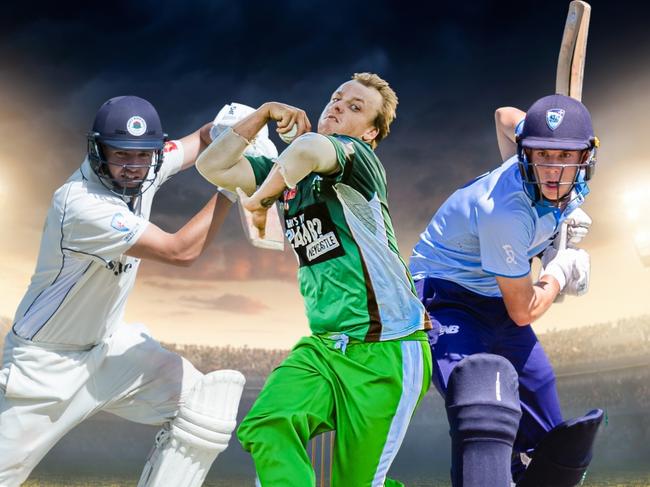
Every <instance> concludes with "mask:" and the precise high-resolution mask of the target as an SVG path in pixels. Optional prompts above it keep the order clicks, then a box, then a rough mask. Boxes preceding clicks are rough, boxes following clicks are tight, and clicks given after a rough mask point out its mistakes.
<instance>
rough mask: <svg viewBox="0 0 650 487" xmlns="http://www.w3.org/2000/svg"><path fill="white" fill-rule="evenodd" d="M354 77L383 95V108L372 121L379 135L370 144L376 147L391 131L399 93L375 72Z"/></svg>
mask: <svg viewBox="0 0 650 487" xmlns="http://www.w3.org/2000/svg"><path fill="white" fill-rule="evenodd" d="M352 79H353V80H354V81H357V82H359V83H361V84H362V85H364V86H367V87H368V88H374V89H375V90H377V91H378V92H379V94H380V95H381V99H382V103H381V108H380V109H379V112H378V113H377V116H376V117H375V119H374V120H373V122H372V123H373V125H374V126H375V128H376V129H377V131H378V132H377V136H376V137H375V138H374V139H373V140H372V142H371V144H370V145H371V146H372V147H373V149H374V148H375V147H377V144H379V142H381V141H382V140H383V139H385V138H386V137H388V134H389V133H390V124H391V123H393V120H395V117H396V113H395V112H396V110H397V103H398V101H397V95H396V94H395V92H394V91H393V89H392V88H391V87H390V85H389V84H388V82H387V81H385V80H383V79H382V78H380V77H379V76H378V75H376V74H374V73H354V74H353V75H352Z"/></svg>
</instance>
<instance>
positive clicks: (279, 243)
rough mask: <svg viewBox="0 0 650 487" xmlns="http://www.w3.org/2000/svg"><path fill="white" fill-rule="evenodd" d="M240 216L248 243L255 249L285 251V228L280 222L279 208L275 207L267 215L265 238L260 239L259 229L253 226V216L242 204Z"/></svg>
mask: <svg viewBox="0 0 650 487" xmlns="http://www.w3.org/2000/svg"><path fill="white" fill-rule="evenodd" d="M237 206H239V216H240V218H241V225H242V228H243V229H244V233H245V234H246V238H247V239H248V241H249V242H250V243H251V244H252V245H253V246H255V247H258V248H260V249H268V250H284V228H283V227H282V223H281V222H280V215H279V213H278V208H277V206H276V205H273V206H272V207H270V208H269V210H268V212H267V213H266V229H265V232H264V233H265V234H264V238H260V235H259V232H258V230H257V228H256V227H255V226H254V225H253V215H252V214H251V212H250V211H248V210H247V209H245V208H244V207H243V206H242V205H241V204H239V205H237Z"/></svg>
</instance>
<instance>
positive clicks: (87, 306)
mask: <svg viewBox="0 0 650 487" xmlns="http://www.w3.org/2000/svg"><path fill="white" fill-rule="evenodd" d="M211 126H212V124H206V125H204V126H203V127H202V128H201V129H199V130H197V131H196V132H194V133H192V134H190V135H188V136H186V137H184V138H182V139H180V140H176V141H167V140H166V135H165V134H164V133H163V131H162V127H161V124H160V119H159V117H158V114H157V113H156V110H155V109H154V107H153V106H152V105H151V104H150V103H149V102H147V101H146V100H143V99H142V98H138V97H135V96H124V97H117V98H112V99H110V100H108V101H107V102H106V103H105V104H104V105H102V107H101V108H100V109H99V111H98V112H97V115H96V117H95V122H94V125H93V130H92V131H91V132H90V133H89V135H88V155H87V158H86V160H85V161H84V162H83V164H82V165H81V167H80V168H79V169H78V170H77V171H76V172H75V173H74V174H73V175H72V176H71V177H70V178H69V179H68V181H67V182H66V183H65V184H64V185H63V186H61V188H59V189H58V190H57V191H56V193H55V194H54V198H53V200H52V206H51V208H50V210H49V212H48V215H47V220H46V224H45V228H44V232H43V237H42V241H41V247H40V253H39V257H38V262H37V265H36V270H35V272H34V275H33V277H32V280H31V283H30V285H29V288H28V290H27V293H26V294H25V296H24V298H23V300H22V301H21V303H20V305H19V307H18V310H17V312H16V316H15V319H14V324H13V327H12V330H11V331H10V332H9V333H8V335H7V338H6V340H5V348H4V356H3V362H2V369H1V370H0V486H2V487H13V486H18V485H20V484H21V483H22V482H23V481H25V479H27V477H28V476H29V474H30V472H31V471H32V469H33V468H34V467H35V466H36V465H37V464H38V462H39V461H40V460H41V459H42V458H43V456H44V455H45V454H46V453H47V452H48V451H49V450H50V448H51V447H52V446H53V445H54V444H55V443H56V442H57V441H58V440H59V439H60V438H61V437H62V436H63V435H65V434H66V433H67V432H68V431H70V430H71V429H72V428H73V427H74V426H76V425H77V424H79V423H80V422H81V421H83V420H84V419H86V418H88V417H90V416H92V415H93V414H95V413H96V412H98V411H100V410H102V411H108V412H110V413H113V414H115V415H118V416H121V417H123V418H126V419H128V420H131V421H135V422H138V423H144V424H154V425H163V428H162V430H161V432H160V433H159V434H158V435H157V436H156V441H155V445H154V448H153V449H152V452H151V455H150V457H149V459H148V460H147V462H146V465H145V468H144V471H143V473H142V477H141V479H140V482H139V484H138V486H141V487H145V486H146V487H154V486H155V487H159V486H162V485H165V486H171V485H173V486H175V487H178V486H185V487H196V486H200V485H201V484H202V483H203V480H204V478H205V475H206V474H207V472H208V470H209V468H210V466H211V464H212V462H213V461H214V459H215V458H216V457H217V455H218V454H219V453H220V452H221V451H223V450H224V449H225V448H226V446H227V444H228V440H229V439H230V435H231V432H232V430H233V429H234V427H235V421H236V414H237V408H238V405H239V400H240V397H241V393H242V390H243V385H244V377H243V376H242V374H241V373H239V372H237V371H234V370H224V371H217V372H212V373H209V374H207V375H203V374H202V373H201V372H199V371H198V370H196V369H195V368H194V366H193V365H192V364H191V363H190V362H188V361H187V360H185V359H184V358H182V357H181V356H179V355H177V354H176V353H172V352H170V351H168V350H165V349H164V348H163V347H161V346H160V344H159V343H158V342H157V341H155V340H154V339H153V338H152V337H151V336H150V335H149V333H148V332H147V330H146V328H144V326H133V325H127V324H125V323H124V322H123V316H124V308H125V305H126V300H127V297H128V295H129V293H130V291H131V289H132V288H133V285H134V282H135V277H136V273H137V270H138V266H139V264H140V260H141V259H142V258H148V259H155V260H158V261H162V262H167V263H170V264H174V265H189V264H190V263H191V262H193V261H194V260H195V259H196V258H197V257H198V256H199V255H200V254H201V253H202V251H203V249H204V248H205V247H206V246H207V244H208V243H210V241H211V240H212V239H213V237H214V236H215V235H216V233H217V232H218V230H219V227H220V226H221V224H222V223H223V220H224V218H225V216H226V213H227V211H228V209H229V208H230V205H231V202H230V201H229V200H228V199H227V198H224V197H220V196H219V195H215V196H213V197H212V198H211V199H210V201H209V202H208V203H207V205H206V206H205V207H204V208H202V209H201V210H200V211H199V212H198V213H197V214H196V215H195V216H194V217H193V218H192V219H191V220H190V221H189V222H188V223H186V224H185V225H184V226H183V227H182V228H181V229H180V230H179V231H178V232H176V233H173V234H172V233H167V232H164V231H163V230H161V229H160V228H158V227H157V226H156V225H154V224H153V223H150V222H149V215H150V211H151V204H152V201H153V197H154V195H155V193H156V192H157V191H158V189H159V188H160V187H161V186H162V184H164V182H165V181H167V180H168V179H169V178H170V177H171V176H173V175H174V174H175V173H177V172H178V171H180V170H183V169H186V168H189V167H191V166H193V165H194V161H195V159H196V158H197V157H198V155H199V154H200V152H201V151H202V150H203V149H204V148H205V147H206V146H207V145H208V144H209V143H210V135H209V132H210V128H211ZM269 142H270V141H269Z"/></svg>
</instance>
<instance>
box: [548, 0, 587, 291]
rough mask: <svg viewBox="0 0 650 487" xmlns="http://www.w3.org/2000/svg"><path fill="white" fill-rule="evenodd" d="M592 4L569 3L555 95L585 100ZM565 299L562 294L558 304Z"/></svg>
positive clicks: (559, 241)
mask: <svg viewBox="0 0 650 487" xmlns="http://www.w3.org/2000/svg"><path fill="white" fill-rule="evenodd" d="M590 17H591V5H589V4H588V3H587V2H583V1H581V0H574V1H573V2H571V3H570V4H569V13H568V14H567V17H566V24H564V34H563V35H562V44H561V45H560V54H559V56H558V59H557V72H556V77H555V92H556V93H559V94H561V95H566V96H570V97H572V98H575V99H576V100H580V101H581V100H582V81H583V79H584V74H585V58H586V55H587V35H588V34H589V18H590ZM567 239H568V228H567V224H566V222H564V223H562V225H561V226H560V231H559V233H558V234H557V236H556V237H555V240H554V241H553V246H554V247H555V248H556V249H558V250H563V249H565V248H566V245H567ZM563 300H564V295H563V294H560V295H558V297H557V298H556V299H555V302H561V301H563Z"/></svg>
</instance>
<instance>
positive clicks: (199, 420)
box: [138, 370, 246, 487]
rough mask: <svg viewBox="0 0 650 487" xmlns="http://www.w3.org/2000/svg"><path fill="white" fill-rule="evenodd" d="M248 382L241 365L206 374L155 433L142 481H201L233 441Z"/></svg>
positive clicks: (158, 486)
mask: <svg viewBox="0 0 650 487" xmlns="http://www.w3.org/2000/svg"><path fill="white" fill-rule="evenodd" d="M245 382H246V380H245V379H244V376H243V375H242V374H241V373H240V372H238V371H236V370H219V371H216V372H211V373H209V374H206V375H205V376H203V378H202V379H201V380H199V381H198V382H197V384H196V385H195V386H194V388H193V389H192V390H191V391H190V392H189V394H188V395H187V398H186V400H185V403H184V404H183V405H182V406H181V407H180V409H179V411H178V415H177V416H176V418H174V420H173V421H172V422H171V423H170V424H169V425H166V426H165V427H163V429H162V430H161V431H160V432H159V433H158V435H157V436H156V443H155V445H154V448H153V450H152V452H151V454H150V456H149V458H148V460H147V463H146V464H145V467H144V470H143V472H142V476H141V477H140V481H139V482H138V487H169V486H172V485H173V486H174V487H200V486H201V485H202V484H203V481H204V480H205V476H206V475H207V473H208V471H209V470H210V466H211V465H212V462H214V460H215V458H217V455H219V453H221V452H222V451H224V450H225V449H226V447H227V446H228V441H229V440H230V436H231V433H232V431H233V430H234V429H235V426H236V421H237V409H238V407H239V401H240V399H241V395H242V392H243V390H244V383H245Z"/></svg>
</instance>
